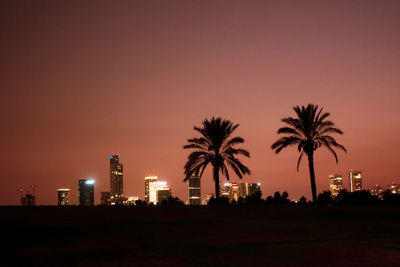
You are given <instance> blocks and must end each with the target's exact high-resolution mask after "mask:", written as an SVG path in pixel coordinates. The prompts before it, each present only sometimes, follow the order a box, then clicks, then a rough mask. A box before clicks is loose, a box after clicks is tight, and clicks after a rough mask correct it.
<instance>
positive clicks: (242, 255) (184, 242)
mask: <svg viewBox="0 0 400 267" xmlns="http://www.w3.org/2000/svg"><path fill="white" fill-rule="evenodd" d="M0 212H1V227H0V229H1V232H0V234H1V237H2V238H1V239H2V243H3V244H4V246H3V249H2V254H4V255H3V256H2V257H1V258H2V260H1V262H0V265H3V266H4V265H6V266H9V265H17V266H32V265H48V266H54V265H70V266H71V265H72V266H76V265H83V266H87V265H89V266H104V265H106V266H143V265H151V266H154V265H164V266H171V265H174V266H180V265H194V266H206V265H223V266H239V265H245V266H249V265H261V266H265V265H269V266H276V265H307V266H309V265H326V266H333V265H359V266H365V265H379V266H382V265H393V266H395V265H397V266H399V265H400V207H398V206H396V207H394V206H372V207H368V206H362V207H301V206H250V207H246V206H239V207H206V206H202V207H171V208H165V207H164V208H146V207H87V208H86V207H1V208H0Z"/></svg>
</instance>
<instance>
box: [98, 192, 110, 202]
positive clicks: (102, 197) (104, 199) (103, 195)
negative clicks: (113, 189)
mask: <svg viewBox="0 0 400 267" xmlns="http://www.w3.org/2000/svg"><path fill="white" fill-rule="evenodd" d="M100 204H101V205H103V206H109V205H111V193H110V192H108V191H103V192H101V193H100Z"/></svg>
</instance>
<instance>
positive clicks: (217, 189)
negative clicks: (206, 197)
mask: <svg viewBox="0 0 400 267" xmlns="http://www.w3.org/2000/svg"><path fill="white" fill-rule="evenodd" d="M214 182H215V198H216V199H219V169H218V167H215V166H214Z"/></svg>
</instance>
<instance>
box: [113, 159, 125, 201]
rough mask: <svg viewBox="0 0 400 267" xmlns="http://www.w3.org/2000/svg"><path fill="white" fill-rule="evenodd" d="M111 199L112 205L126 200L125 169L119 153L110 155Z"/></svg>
mask: <svg viewBox="0 0 400 267" xmlns="http://www.w3.org/2000/svg"><path fill="white" fill-rule="evenodd" d="M109 158H110V200H111V205H114V204H122V202H123V201H124V185H123V169H122V164H121V163H120V162H119V155H110V156H109Z"/></svg>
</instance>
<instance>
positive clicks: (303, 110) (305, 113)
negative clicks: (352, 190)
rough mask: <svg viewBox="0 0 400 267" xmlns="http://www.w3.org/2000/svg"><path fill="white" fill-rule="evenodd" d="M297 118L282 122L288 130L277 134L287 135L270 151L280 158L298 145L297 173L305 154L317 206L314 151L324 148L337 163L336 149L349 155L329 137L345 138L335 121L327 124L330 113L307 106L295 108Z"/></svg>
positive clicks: (314, 106)
mask: <svg viewBox="0 0 400 267" xmlns="http://www.w3.org/2000/svg"><path fill="white" fill-rule="evenodd" d="M293 109H294V111H295V112H296V115H297V118H292V117H288V118H283V119H282V122H284V123H286V124H287V126H285V127H282V128H280V129H279V130H278V134H285V135H286V136H283V137H281V138H280V139H279V140H278V141H276V142H275V143H273V144H272V146H271V148H272V149H273V150H275V153H276V154H278V153H279V152H280V151H281V150H282V149H284V148H285V147H287V146H290V145H296V146H297V149H298V150H299V153H300V156H299V159H298V161H297V171H299V165H300V161H301V159H302V157H303V155H304V154H306V155H307V157H308V168H309V170H310V180H311V192H312V197H313V202H314V203H316V202H317V188H316V185H315V173H314V151H315V150H317V149H318V148H320V147H321V146H323V147H325V148H327V149H328V151H330V152H331V153H332V154H333V155H334V156H335V159H336V163H338V157H337V154H336V152H335V150H334V148H338V149H341V150H343V151H344V152H347V151H346V148H345V147H344V146H342V145H341V144H338V143H337V142H336V140H335V138H333V137H332V136H330V135H329V134H332V133H337V134H340V135H342V134H343V131H342V130H340V129H338V128H336V127H335V124H334V123H333V122H332V121H329V120H326V118H327V117H328V116H329V115H330V114H329V113H328V112H324V113H322V109H323V108H320V109H319V110H318V105H312V104H308V105H307V107H304V106H301V107H299V106H296V107H293Z"/></svg>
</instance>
